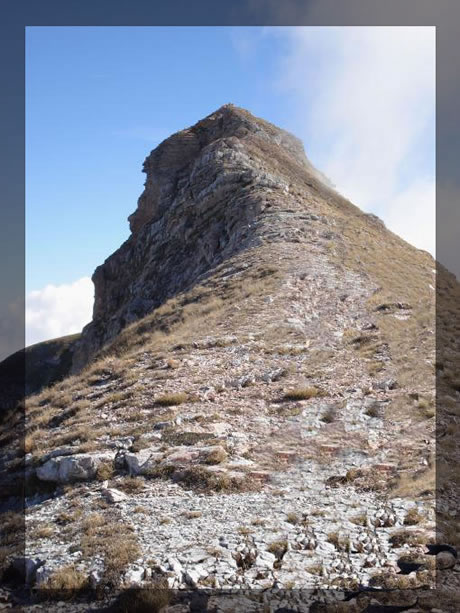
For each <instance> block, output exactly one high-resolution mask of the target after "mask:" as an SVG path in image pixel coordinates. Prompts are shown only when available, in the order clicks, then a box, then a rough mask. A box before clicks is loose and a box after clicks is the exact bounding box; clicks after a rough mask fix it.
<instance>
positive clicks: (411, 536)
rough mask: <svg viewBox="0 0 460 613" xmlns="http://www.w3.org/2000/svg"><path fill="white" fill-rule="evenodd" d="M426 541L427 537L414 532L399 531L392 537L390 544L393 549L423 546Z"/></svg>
mask: <svg viewBox="0 0 460 613" xmlns="http://www.w3.org/2000/svg"><path fill="white" fill-rule="evenodd" d="M425 541H426V537H425V536H424V535H423V534H421V533H419V532H413V531H412V530H398V531H397V532H394V533H393V534H392V535H391V537H390V543H391V546H392V547H402V546H403V545H409V546H414V545H422V544H424V543H425Z"/></svg>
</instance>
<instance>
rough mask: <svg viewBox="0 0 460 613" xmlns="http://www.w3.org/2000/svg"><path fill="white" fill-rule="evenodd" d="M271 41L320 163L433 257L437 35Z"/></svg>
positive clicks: (395, 31)
mask: <svg viewBox="0 0 460 613" xmlns="http://www.w3.org/2000/svg"><path fill="white" fill-rule="evenodd" d="M266 35H271V36H277V37H282V40H283V43H285V44H286V51H285V52H284V55H283V57H282V59H281V61H280V64H279V66H278V74H277V75H276V85H277V87H278V88H279V89H280V91H284V92H286V93H288V94H290V95H291V96H292V98H293V101H294V104H295V108H296V116H295V122H296V123H297V125H298V128H297V129H298V134H299V136H301V137H303V140H304V142H305V146H306V150H307V153H308V152H309V151H313V152H314V153H315V156H316V157H315V158H314V159H313V160H312V161H313V163H316V164H317V165H318V167H319V169H320V170H322V171H323V172H324V173H325V174H326V175H327V176H328V177H330V179H331V180H332V182H333V183H334V184H335V185H336V186H337V189H338V191H340V192H341V193H342V194H343V195H344V196H346V197H347V198H349V199H350V200H351V201H352V202H354V203H355V204H357V205H358V206H360V207H361V208H363V209H364V210H367V211H372V212H374V213H376V214H378V215H379V216H380V217H382V218H383V220H384V221H385V222H386V223H387V224H388V225H390V224H391V225H392V226H393V227H394V228H398V233H399V234H400V235H401V236H402V237H403V238H405V239H406V240H408V241H409V242H412V243H413V244H414V245H415V246H417V247H420V248H425V249H426V248H427V246H429V248H430V251H432V249H434V224H433V223H432V219H433V216H434V209H435V201H434V178H432V177H434V151H430V150H428V149H430V148H431V147H432V144H434V130H435V119H434V117H435V28H434V27H412V26H411V27H298V28H297V27H288V28H284V27H283V28H267V29H266ZM283 48H284V46H283ZM427 168H428V170H427ZM427 174H428V175H429V178H428V179H426V178H424V177H425V176H426V175H427ZM422 175H423V176H422ZM423 186H425V188H426V192H425V193H424V194H422V193H421V190H422V187H423ZM403 205H404V206H403ZM414 226H416V227H414Z"/></svg>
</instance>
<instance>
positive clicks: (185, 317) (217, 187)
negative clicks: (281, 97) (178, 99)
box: [3, 105, 460, 612]
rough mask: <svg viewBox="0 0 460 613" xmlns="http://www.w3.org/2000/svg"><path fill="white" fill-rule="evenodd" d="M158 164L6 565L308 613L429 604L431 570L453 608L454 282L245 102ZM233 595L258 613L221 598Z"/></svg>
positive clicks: (175, 144)
mask: <svg viewBox="0 0 460 613" xmlns="http://www.w3.org/2000/svg"><path fill="white" fill-rule="evenodd" d="M144 172H145V173H146V176H147V178H146V182H145V190H144V192H143V193H142V195H141V196H140V198H139V201H138V206H137V209H136V210H135V212H134V213H133V214H132V215H131V216H130V217H129V223H130V229H131V236H130V237H129V239H128V240H127V241H126V242H125V243H124V244H123V245H122V246H121V247H120V248H119V249H118V250H117V251H116V252H115V253H113V254H112V255H111V256H110V257H109V258H108V259H107V260H106V261H105V262H104V263H103V264H102V265H101V266H99V267H98V268H97V269H96V271H95V273H94V275H93V281H94V286H95V303H94V314H93V320H92V322H91V323H90V324H89V325H88V326H86V327H85V328H84V329H83V331H82V333H81V335H80V336H79V337H76V338H75V339H73V340H72V346H71V348H70V349H69V348H68V347H67V353H66V355H67V356H68V355H69V354H68V352H69V351H71V354H72V358H71V360H70V361H69V366H68V369H67V375H66V376H65V377H64V378H62V373H61V380H60V381H57V382H55V383H54V384H53V385H50V386H49V387H46V388H44V389H42V390H41V391H40V392H38V393H36V394H34V395H30V396H28V397H27V399H26V406H25V424H26V426H25V427H26V436H25V444H24V450H23V453H21V450H19V449H18V450H16V451H15V449H14V447H13V444H12V443H11V444H10V450H9V455H7V456H5V457H4V460H3V464H4V465H5V466H8V468H9V470H10V475H11V474H13V475H14V471H20V470H21V469H22V467H23V466H24V465H25V471H26V487H25V507H26V551H25V556H24V557H23V558H18V556H16V557H14V552H11V551H9V552H8V555H5V556H3V557H4V566H5V568H7V570H8V569H9V572H11V567H14V568H16V570H18V569H21V572H22V575H23V578H24V579H25V580H26V582H27V584H29V585H30V586H33V587H34V590H36V591H38V592H39V593H40V594H42V596H43V594H45V595H46V594H48V595H52V594H54V595H56V594H57V597H58V598H63V596H62V594H63V593H64V592H65V593H66V594H69V593H72V594H80V593H84V592H85V590H87V589H89V588H93V589H95V590H99V591H101V590H102V592H100V593H103V594H106V595H107V594H108V593H111V590H114V589H115V588H120V587H122V588H123V587H125V588H127V587H133V586H137V587H140V588H150V592H149V594H150V596H149V597H151V598H156V601H155V602H157V604H156V605H155V606H157V608H156V609H155V608H153V606H154V605H153V604H152V605H151V607H152V608H151V609H146V608H144V609H141V608H139V609H134V608H130V609H128V608H125V609H117V610H152V611H153V610H165V611H177V612H179V611H188V610H196V611H198V610H200V611H201V610H203V611H204V610H219V611H220V610H222V611H230V610H244V611H268V610H270V611H271V610H273V611H275V610H277V608H276V607H279V608H278V610H280V611H281V610H283V611H287V610H289V611H290V610H295V611H297V610H299V611H300V610H302V611H303V610H308V609H306V608H302V604H301V600H302V594H303V593H304V592H303V591H305V590H307V591H308V590H309V591H310V592H309V593H312V591H313V592H314V593H315V594H316V598H317V599H319V602H320V604H321V603H322V606H323V605H324V606H325V607H326V606H327V600H328V596H327V594H328V593H332V592H331V591H330V590H329V589H326V588H333V589H334V590H335V593H336V594H339V596H337V598H338V599H339V600H342V601H343V602H342V604H341V606H342V607H343V608H342V609H340V610H341V611H342V610H343V611H347V610H350V611H361V610H365V608H366V606H368V605H369V602H371V600H372V599H371V598H370V596H369V594H371V595H372V598H373V599H374V601H375V598H378V594H381V593H384V592H385V590H391V591H392V593H393V594H394V593H395V590H396V591H397V590H403V592H402V593H403V594H405V596H404V597H405V598H406V600H405V601H404V603H405V604H404V603H403V604H402V605H401V602H399V603H396V604H397V606H404V607H405V608H410V607H419V608H418V609H416V608H414V609H413V610H414V611H415V610H431V609H430V608H426V607H429V606H431V605H429V603H430V602H431V601H430V600H429V598H430V596H429V595H430V593H431V591H430V590H427V589H426V588H430V587H433V586H434V582H435V577H436V572H437V573H438V579H439V577H441V578H442V581H443V583H444V584H445V586H446V590H447V592H448V593H450V592H449V590H451V592H452V594H453V590H454V587H455V582H454V579H453V578H452V577H453V574H452V569H456V570H457V571H458V570H459V568H458V563H457V550H456V548H455V543H454V542H453V538H454V537H453V533H452V531H450V527H451V524H450V523H449V521H450V519H451V518H452V517H453V515H452V513H454V515H455V513H456V509H457V507H458V500H456V499H455V497H453V493H452V490H449V487H450V486H449V483H450V482H448V481H446V483H445V484H444V485H445V488H446V491H449V492H450V498H449V501H448V502H446V505H447V506H445V508H443V509H441V513H442V514H441V519H440V521H439V522H438V526H437V529H438V536H439V535H440V534H441V537H440V539H441V540H439V539H436V533H435V527H436V524H435V473H436V471H435V466H436V459H437V460H438V461H441V462H444V463H445V464H448V463H449V462H450V461H451V458H452V455H450V456H449V455H446V456H442V457H441V458H440V457H439V455H438V458H436V457H435V434H436V430H435V425H436V403H435V378H436V369H438V373H439V371H441V370H442V371H443V372H444V384H445V385H444V387H443V394H444V395H443V406H445V407H446V409H445V410H444V413H442V416H441V417H439V416H438V418H439V420H440V423H441V424H443V427H444V430H445V432H444V436H447V439H449V437H450V436H451V435H453V433H454V429H453V430H452V429H451V430H450V431H449V426H448V423H449V417H448V416H449V415H457V414H458V410H457V409H458V402H459V397H460V393H459V390H460V387H459V386H458V381H457V380H456V378H455V368H454V365H455V358H454V356H455V355H456V353H455V352H456V351H457V353H458V346H457V343H458V337H457V338H456V337H455V335H454V336H451V335H449V334H447V333H446V334H445V335H444V337H443V339H444V341H443V347H444V348H445V354H443V357H442V360H440V359H439V356H436V341H435V288H436V287H437V285H438V286H439V284H440V283H442V288H443V292H444V294H443V295H444V297H445V300H446V304H449V305H450V306H449V307H448V308H447V307H446V309H447V310H446V312H449V313H450V317H452V316H453V315H454V314H455V313H458V311H456V310H455V309H456V307H454V306H453V305H454V304H455V300H454V298H456V297H458V296H459V290H458V283H457V281H456V280H455V279H454V278H453V277H452V276H449V275H448V273H447V272H446V271H444V270H443V269H441V268H440V267H436V265H435V262H434V260H433V259H432V257H431V256H430V255H429V254H428V253H426V252H424V251H420V250H417V249H415V248H414V247H412V246H411V245H409V244H407V243H406V242H404V241H403V240H402V239H400V238H399V237H398V236H396V235H394V234H393V233H391V232H390V231H389V230H387V229H386V228H385V226H384V224H383V223H382V221H380V220H379V219H378V218H377V217H375V216H373V215H369V214H365V213H363V212H362V211H361V210H360V209H359V208H357V207H355V206H354V205H353V204H351V203H350V202H349V201H348V200H346V199H345V198H343V197H342V196H340V195H339V194H338V193H337V192H336V191H335V190H334V189H333V187H332V186H331V184H330V183H329V181H328V180H327V179H326V178H325V177H324V176H323V175H322V174H321V173H320V172H319V171H317V170H316V169H315V168H314V167H313V166H312V164H311V163H310V162H309V160H308V158H307V157H306V155H305V152H304V150H303V146H302V143H301V142H300V141H299V140H298V139H297V138H295V137H294V136H292V135H291V134H289V133H287V132H285V131H284V130H282V129H280V128H278V127H276V126H274V125H272V124H270V123H268V122H267V121H264V120H262V119H259V118H256V117H254V116H252V115H251V114H250V113H248V112H247V111H245V110H244V109H241V108H238V107H235V106H233V105H225V106H223V107H221V108H220V109H218V110H217V111H216V112H215V113H213V114H211V115H209V116H208V117H206V118H204V119H203V120H201V121H199V122H198V123H197V124H195V125H194V126H192V127H190V128H187V129H185V130H182V131H180V132H178V133H177V134H174V135H172V136H171V137H170V138H168V139H166V140H165V141H164V142H162V143H161V144H160V145H159V146H158V147H157V148H156V149H155V150H154V151H152V152H151V154H150V155H149V156H148V157H147V159H146V160H145V162H144ZM436 268H438V279H437V275H436ZM439 272H441V274H442V279H443V281H442V282H440V280H439ZM67 359H68V358H67ZM47 381H48V380H47ZM455 407H457V409H456V408H455ZM438 410H439V409H438ZM449 411H450V413H449ZM456 411H457V412H456ZM447 439H446V440H447ZM449 440H451V439H449ZM448 451H449V453H451V454H452V453H453V445H451V446H450V448H449V450H448ZM448 458H450V459H448ZM8 491H9V496H10V498H9V500H10V502H11V501H12V500H14V496H15V495H17V492H15V491H14V483H13V484H10V489H9V490H8ZM17 515H18V514H17V513H15V512H14V511H8V513H7V519H8V521H9V522H10V524H11V525H13V526H14V525H15V524H14V522H15V521H16V523H17V521H18V519H17ZM440 542H441V545H440V544H439V543H440ZM8 564H9V565H10V566H8ZM11 565H12V566H11ZM457 576H458V573H457ZM454 578H455V577H454ZM412 588H414V589H412ZM424 588H425V589H424ZM322 589H323V590H325V591H323V592H321V591H320V590H322ZM66 590H67V591H66ZM104 590H106V591H104ZM107 590H108V591H107ZM187 590H188V591H192V592H193V593H195V594H204V595H205V597H206V603H207V604H203V603H202V604H198V605H196V607H198V608H195V609H192V608H191V607H192V605H191V604H190V605H188V604H187V605H184V604H183V603H181V600H180V593H181V591H187ZM407 590H409V592H408V591H407ZM223 591H231V592H232V593H234V592H237V593H239V594H244V595H245V596H244V598H245V599H246V600H245V601H244V606H243V605H241V606H240V608H237V609H235V608H234V609H229V608H228V605H225V603H224V604H222V605H219V604H216V602H214V601H213V599H217V598H218V595H219V594H221V593H222V592H223ZM268 593H270V594H271V597H272V598H275V600H276V599H277V600H276V602H277V605H276V606H275V608H266V607H267V606H268V605H267V602H266V601H264V596H263V594H268ZM385 593H386V592H385ZM139 594H140V592H136V598H142V597H141V596H140V595H139ZM273 594H275V595H273ZM340 594H341V595H340ZM376 594H377V595H376ZM408 594H409V595H408ZM412 594H413V595H412ZM133 598H134V596H133ZM145 598H147V596H145ZM161 598H164V599H165V600H164V601H163V600H161ZM452 598H453V596H452ZM160 600H161V602H160ZM133 602H134V601H132V602H131V604H132V606H134V604H133ZM158 602H160V604H158ZM200 602H201V601H200ZM358 602H359V603H360V605H362V606H361V608H359V606H358V604H357V603H358ZM452 602H454V601H452ZM213 603H214V604H213ZM426 603H428V604H426ZM144 604H145V603H144ZM451 604H452V603H451ZM451 604H448V605H446V608H445V609H444V608H443V610H446V611H450V610H452V611H454V610H458V609H457V608H456V606H457V604H458V603H455V602H454V604H453V605H452V607H453V608H449V607H450V606H451ZM160 605H161V606H160ZM36 606H39V605H36ZM49 606H51V605H49ZM68 606H69V608H70V606H71V605H70V604H69V605H68ZM72 606H74V607H76V608H78V606H77V604H74V605H72ZM81 606H82V607H84V606H86V605H81ZM145 606H147V605H145ZM189 606H190V608H188V607H189ZM213 606H214V607H215V608H212V607H213ZM226 606H227V608H225V607H226ZM270 606H272V605H270ZM273 606H274V605H273ZM334 606H335V605H334ZM347 606H349V608H347ZM369 606H373V605H372V604H370V605H369ZM395 606H396V605H395ZM158 607H159V608H158ZM162 607H163V608H162ZM200 607H201V608H200ZM206 607H209V609H207V608H206ZM216 607H217V608H216ZM219 607H221V608H219ZM264 607H265V608H264ZM283 607H284V608H283ZM353 607H354V608H353ZM81 610H86V609H84V608H82V609H81ZM324 610H329V609H324ZM330 610H334V611H336V610H337V611H338V609H330ZM366 610H367V609H366ZM369 610H370V609H369ZM372 610H374V609H372ZM379 610H380V609H379ZM392 610H396V609H392ZM397 610H403V609H401V608H399V609H397Z"/></svg>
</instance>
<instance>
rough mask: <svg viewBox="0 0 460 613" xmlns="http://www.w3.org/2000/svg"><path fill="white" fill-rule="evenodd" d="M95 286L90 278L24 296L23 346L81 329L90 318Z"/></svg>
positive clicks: (45, 288)
mask: <svg viewBox="0 0 460 613" xmlns="http://www.w3.org/2000/svg"><path fill="white" fill-rule="evenodd" d="M93 301H94V286H93V283H92V281H91V279H90V278H89V277H83V278H82V279H78V280H77V281H75V282H73V283H69V284H64V285H47V286H46V287H44V288H43V289H41V290H35V291H32V292H29V293H28V294H27V296H26V346H27V345H33V344H34V343H38V342H40V341H44V340H48V339H52V338H57V337H59V336H65V335H67V334H74V333H76V332H80V331H81V329H82V328H83V326H84V325H86V324H87V323H88V322H89V321H91V318H92V309H93Z"/></svg>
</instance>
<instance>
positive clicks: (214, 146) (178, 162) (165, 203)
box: [129, 104, 314, 233]
mask: <svg viewBox="0 0 460 613" xmlns="http://www.w3.org/2000/svg"><path fill="white" fill-rule="evenodd" d="M261 140H263V141H265V143H266V144H267V146H268V145H269V144H270V145H271V146H272V147H275V148H278V149H282V150H283V153H284V155H288V156H291V157H292V158H293V161H295V163H296V164H300V165H302V166H305V167H307V168H309V169H310V171H312V172H314V169H313V167H312V166H311V164H310V163H309V162H308V160H307V158H306V156H305V152H304V148H303V145H302V142H301V141H300V140H299V139H298V138H296V137H295V136H294V135H292V134H290V133H289V132H287V131H286V130H283V129H281V128H278V127H277V126H275V125H273V124H271V123H269V122H268V121H265V120H264V119H260V118H258V117H255V116H254V115H252V114H251V113H249V112H248V111H246V110H245V109H243V108H240V107H237V106H235V105H233V104H225V105H223V106H221V107H220V108H219V109H217V110H216V111H214V112H213V113H211V114H210V115H208V116H207V117H205V118H204V119H201V120H200V121H198V122H197V123H195V124H194V125H193V126H191V127H189V128H185V129H183V130H180V131H179V132H176V133H175V134H172V135H171V136H170V137H168V138H167V139H165V140H164V141H163V142H161V143H160V144H159V145H158V146H157V147H156V148H155V149H154V150H153V151H152V152H151V153H150V155H149V156H148V157H147V158H146V160H145V161H144V165H143V172H145V173H146V174H147V181H146V190H145V191H144V193H143V194H142V195H141V197H140V198H139V201H138V208H137V210H136V211H135V212H134V213H132V215H130V217H129V223H130V229H131V231H132V232H133V233H137V232H138V231H139V230H140V229H141V228H142V226H143V225H144V224H145V223H147V222H152V221H155V220H157V219H158V218H159V217H161V215H162V214H163V213H164V211H165V210H166V209H167V208H168V207H169V206H170V204H171V201H172V200H171V199H172V197H173V195H174V190H175V186H176V185H177V182H178V180H179V177H182V176H183V175H184V170H186V169H187V168H190V169H192V168H193V167H194V166H195V167H196V166H198V165H200V163H201V162H200V158H202V157H203V156H206V154H209V155H211V156H212V155H217V156H218V157H220V158H221V159H222V160H225V159H228V155H226V153H228V150H229V148H231V149H233V151H238V150H239V151H240V152H241V151H243V149H244V147H246V146H248V147H249V148H250V147H251V144H253V141H261ZM217 150H219V153H216V151H217ZM209 155H208V157H209ZM206 159H208V158H206Z"/></svg>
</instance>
